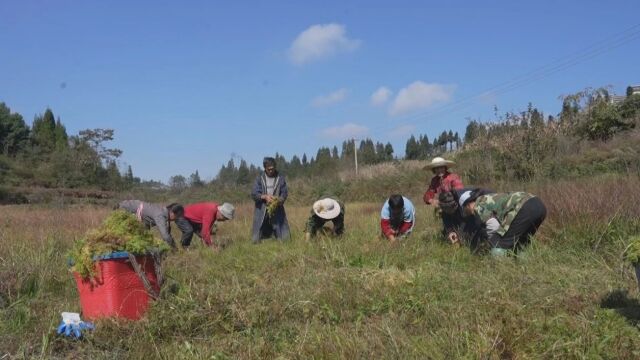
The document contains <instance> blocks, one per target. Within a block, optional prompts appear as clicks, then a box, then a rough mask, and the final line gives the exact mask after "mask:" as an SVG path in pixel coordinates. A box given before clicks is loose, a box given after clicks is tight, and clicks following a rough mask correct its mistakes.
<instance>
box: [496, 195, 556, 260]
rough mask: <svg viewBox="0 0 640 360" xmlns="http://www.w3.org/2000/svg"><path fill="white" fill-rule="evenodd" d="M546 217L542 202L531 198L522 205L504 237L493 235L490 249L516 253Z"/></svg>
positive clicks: (526, 243)
mask: <svg viewBox="0 0 640 360" xmlns="http://www.w3.org/2000/svg"><path fill="white" fill-rule="evenodd" d="M546 217H547V208H546V207H545V206H544V204H543V203H542V201H541V200H540V199H539V198H537V197H534V198H531V199H529V200H527V201H526V202H525V203H524V205H522V208H520V211H518V214H516V217H515V218H514V219H513V221H512V222H511V225H510V226H509V230H508V231H507V232H506V233H505V234H504V236H500V235H498V234H494V235H493V236H491V237H490V238H489V243H490V244H491V246H492V247H497V248H501V249H510V250H514V251H518V250H519V249H520V248H522V247H523V246H526V245H528V244H529V242H530V239H529V238H530V237H531V236H533V235H534V234H535V233H536V231H538V228H539V227H540V225H541V224H542V222H543V221H544V219H545V218H546Z"/></svg>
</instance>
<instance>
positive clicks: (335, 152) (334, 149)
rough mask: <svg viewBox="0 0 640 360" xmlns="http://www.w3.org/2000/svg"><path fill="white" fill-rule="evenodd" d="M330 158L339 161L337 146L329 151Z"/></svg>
mask: <svg viewBox="0 0 640 360" xmlns="http://www.w3.org/2000/svg"><path fill="white" fill-rule="evenodd" d="M331 157H332V158H333V159H334V160H339V159H340V155H339V154H338V147H337V146H335V145H334V146H333V149H331Z"/></svg>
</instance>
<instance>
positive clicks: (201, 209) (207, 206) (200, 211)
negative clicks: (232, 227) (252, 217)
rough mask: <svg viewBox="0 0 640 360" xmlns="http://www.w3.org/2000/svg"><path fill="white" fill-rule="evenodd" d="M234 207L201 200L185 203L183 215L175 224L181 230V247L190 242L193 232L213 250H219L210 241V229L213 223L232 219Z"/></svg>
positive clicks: (216, 245)
mask: <svg viewBox="0 0 640 360" xmlns="http://www.w3.org/2000/svg"><path fill="white" fill-rule="evenodd" d="M234 215H235V208H234V206H233V205H231V204H229V203H224V204H222V205H218V204H216V203H214V202H201V203H196V204H190V205H186V206H185V207H184V217H183V218H182V219H178V220H176V225H177V226H178V228H179V229H180V231H182V247H183V248H186V247H188V246H189V245H190V244H191V239H192V238H193V234H194V232H195V233H196V234H198V235H199V236H200V238H202V242H203V243H204V244H205V245H206V246H209V247H212V248H213V249H214V250H219V245H218V244H217V243H215V242H213V241H212V239H211V230H212V228H213V226H214V224H215V223H217V222H220V221H227V220H233V218H234Z"/></svg>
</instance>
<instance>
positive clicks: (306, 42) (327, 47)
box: [289, 24, 360, 65]
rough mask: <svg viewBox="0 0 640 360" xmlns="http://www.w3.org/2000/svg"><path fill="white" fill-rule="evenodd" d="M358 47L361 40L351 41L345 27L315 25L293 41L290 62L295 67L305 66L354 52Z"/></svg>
mask: <svg viewBox="0 0 640 360" xmlns="http://www.w3.org/2000/svg"><path fill="white" fill-rule="evenodd" d="M358 46H360V40H355V39H349V38H348V37H347V34H346V28H345V26H344V25H340V24H318V25H313V26H310V27H309V28H308V29H307V30H305V31H303V32H301V33H300V34H299V35H298V36H297V37H296V39H295V40H293V43H292V44H291V47H290V48H289V60H290V61H291V62H292V63H294V64H295V65H304V64H306V63H310V62H313V61H316V60H321V59H325V58H328V57H331V56H333V55H335V54H337V53H339V52H346V51H353V50H355V49H357V48H358Z"/></svg>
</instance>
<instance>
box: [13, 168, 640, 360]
mask: <svg viewBox="0 0 640 360" xmlns="http://www.w3.org/2000/svg"><path fill="white" fill-rule="evenodd" d="M638 186H640V180H638V179H637V178H614V179H604V180H603V179H599V180H593V181H584V182H566V183H556V184H549V185H547V186H542V185H541V186H540V187H538V188H536V189H533V191H535V192H536V193H538V194H540V195H541V197H542V198H543V200H544V201H545V203H547V206H548V208H549V210H550V216H549V218H548V221H547V222H546V223H545V224H544V225H543V229H542V231H541V233H540V234H539V236H538V237H537V239H536V241H535V242H534V245H533V246H532V247H531V248H529V249H528V250H527V251H526V253H525V254H524V256H522V257H521V258H518V259H511V258H505V259H493V258H489V257H485V256H477V255H472V254H470V252H469V251H468V250H467V249H464V248H459V249H457V248H452V247H451V246H448V245H447V244H444V243H443V242H441V241H440V239H439V234H438V232H439V224H438V221H437V219H435V217H434V215H433V214H432V213H431V212H429V211H428V209H426V208H425V207H424V206H418V215H417V218H418V224H417V226H416V229H415V232H414V234H413V235H412V236H411V237H410V238H409V239H407V240H406V241H404V242H403V243H402V244H401V245H400V246H398V247H394V248H391V247H389V246H388V244H387V243H386V242H384V241H382V240H381V239H380V238H379V236H378V233H379V230H378V229H379V227H378V221H379V220H378V216H379V207H380V205H381V203H382V201H383V199H381V200H380V203H375V204H372V203H357V204H352V203H349V204H347V214H346V216H347V234H346V235H345V236H344V237H343V238H341V239H327V238H321V239H318V240H317V241H315V242H313V243H306V242H305V241H303V240H302V238H303V234H302V226H303V224H304V220H305V219H306V216H307V215H308V213H309V209H308V208H307V207H297V206H289V207H288V212H289V220H290V223H291V225H292V230H293V234H294V236H293V239H292V240H291V241H289V242H285V243H280V242H276V241H268V242H265V243H263V244H261V245H252V244H251V243H250V241H249V229H250V225H251V216H252V212H251V207H250V206H249V205H243V206H239V209H238V214H237V219H236V220H234V221H232V222H229V223H225V224H221V225H220V226H219V233H220V236H224V237H227V238H229V239H230V240H231V243H230V245H229V246H228V247H227V248H226V249H225V250H223V251H222V252H220V253H213V252H212V251H211V250H210V249H207V248H204V247H203V246H202V245H201V243H200V241H199V239H197V238H196V239H194V240H197V241H194V245H195V246H192V249H191V250H189V251H179V252H177V253H173V254H170V255H169V256H168V258H167V260H166V262H165V268H166V271H167V276H168V277H169V280H168V282H167V283H168V286H166V287H165V289H164V290H163V294H162V298H161V299H160V300H158V301H157V302H155V303H154V305H153V306H152V308H151V310H150V312H149V313H148V315H147V316H146V318H145V319H143V320H141V321H138V322H123V321H113V320H105V321H101V322H99V323H98V324H97V326H98V328H97V330H96V331H94V332H93V333H89V334H88V336H87V337H86V338H85V339H83V340H82V341H73V340H68V339H66V338H63V337H58V336H56V335H55V332H54V331H55V326H56V325H57V324H58V323H59V321H60V312H62V311H79V310H80V306H79V301H78V295H77V290H76V288H75V283H74V282H73V280H72V277H71V274H70V273H69V272H68V270H67V268H66V261H65V253H66V251H67V250H68V249H69V247H70V245H71V243H72V241H73V240H74V239H75V238H78V237H79V236H81V235H82V234H83V233H84V232H85V231H86V230H87V229H88V228H91V227H93V226H96V225H97V224H98V223H99V222H100V221H101V220H102V219H103V218H104V217H105V216H106V215H107V214H108V210H107V209H106V208H93V207H68V208H64V209H56V208H39V207H30V206H7V207H2V208H0V339H2V340H1V341H0V359H13V358H93V359H100V358H105V359H106V358H108V359H114V358H147V359H149V358H163V359H191V358H204V359H209V358H211V359H224V358H240V359H245V358H246V359H249V358H283V359H287V358H305V359H306V358H367V359H390V358H402V359H405V358H419V359H424V358H433V359H457V358H470V359H476V358H478V359H538V358H563V359H564V358H611V359H631V358H638V357H640V336H639V335H640V333H639V332H638V330H639V329H638V327H637V323H638V321H639V320H640V304H639V303H638V301H637V299H638V290H637V284H636V283H635V278H634V277H633V274H632V269H631V267H630V266H629V265H628V264H625V263H624V262H623V261H622V252H623V250H624V248H625V245H626V241H627V239H628V236H629V235H631V234H633V233H639V232H640V231H639V230H640V221H639V220H638V219H639V218H640V212H639V210H638V207H637V204H638V201H640V195H639V194H638V191H637V189H638ZM419 200H420V199H419V198H416V197H414V202H415V203H416V204H421V202H420V201H419ZM176 235H178V234H176Z"/></svg>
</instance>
